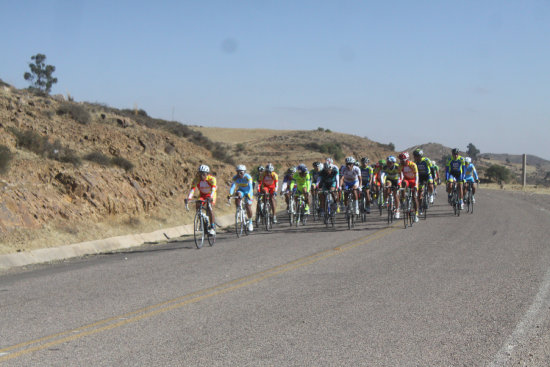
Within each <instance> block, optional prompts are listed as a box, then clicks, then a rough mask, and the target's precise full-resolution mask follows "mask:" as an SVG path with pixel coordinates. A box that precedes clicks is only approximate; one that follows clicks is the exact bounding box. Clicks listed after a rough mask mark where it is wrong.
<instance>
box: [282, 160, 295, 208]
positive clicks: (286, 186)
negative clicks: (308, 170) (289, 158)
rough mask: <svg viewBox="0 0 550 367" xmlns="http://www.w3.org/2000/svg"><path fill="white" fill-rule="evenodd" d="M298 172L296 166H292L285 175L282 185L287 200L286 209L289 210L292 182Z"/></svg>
mask: <svg viewBox="0 0 550 367" xmlns="http://www.w3.org/2000/svg"><path fill="white" fill-rule="evenodd" d="M295 173H296V167H290V168H289V169H288V170H287V171H286V173H285V176H284V177H283V184H282V185H281V194H282V195H284V196H285V202H286V211H287V212H288V211H289V209H288V208H289V202H290V183H291V182H292V177H293V176H294V174H295Z"/></svg>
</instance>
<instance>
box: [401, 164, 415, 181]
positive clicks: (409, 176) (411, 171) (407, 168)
mask: <svg viewBox="0 0 550 367" xmlns="http://www.w3.org/2000/svg"><path fill="white" fill-rule="evenodd" d="M401 172H402V173H403V177H404V178H405V179H406V180H414V179H416V178H417V177H418V167H417V166H416V163H414V162H412V161H407V163H405V164H404V165H402V166H401Z"/></svg>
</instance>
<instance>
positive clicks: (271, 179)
mask: <svg viewBox="0 0 550 367" xmlns="http://www.w3.org/2000/svg"><path fill="white" fill-rule="evenodd" d="M258 182H259V183H260V186H263V187H272V186H277V184H278V183H279V176H278V175H277V173H276V172H271V173H270V174H268V173H267V172H262V173H261V174H260V178H259V179H258Z"/></svg>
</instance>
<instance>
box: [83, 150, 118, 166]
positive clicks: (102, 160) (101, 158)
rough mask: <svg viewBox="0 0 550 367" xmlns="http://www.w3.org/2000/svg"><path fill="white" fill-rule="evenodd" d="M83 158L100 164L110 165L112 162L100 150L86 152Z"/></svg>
mask: <svg viewBox="0 0 550 367" xmlns="http://www.w3.org/2000/svg"><path fill="white" fill-rule="evenodd" d="M84 159H85V160H87V161H90V162H94V163H97V164H99V165H101V166H110V165H111V164H113V162H112V160H111V158H110V157H107V156H106V155H105V154H103V153H101V152H92V153H88V154H86V155H85V156H84Z"/></svg>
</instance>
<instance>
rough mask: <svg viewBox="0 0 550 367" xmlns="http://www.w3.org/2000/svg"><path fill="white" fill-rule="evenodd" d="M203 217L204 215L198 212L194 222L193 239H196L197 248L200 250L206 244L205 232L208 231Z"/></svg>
mask: <svg viewBox="0 0 550 367" xmlns="http://www.w3.org/2000/svg"><path fill="white" fill-rule="evenodd" d="M202 215H203V214H202V213H201V212H200V211H197V214H195V220H194V222H193V223H194V224H193V237H194V239H195V246H197V248H199V249H200V248H202V245H203V243H204V232H205V231H206V229H205V227H204V221H203V218H202Z"/></svg>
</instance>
